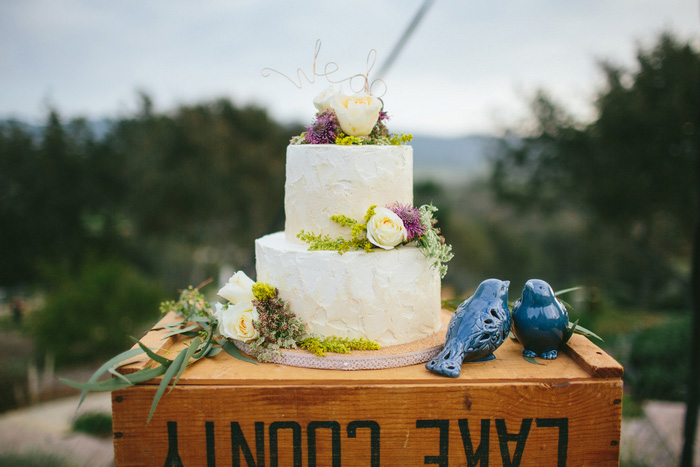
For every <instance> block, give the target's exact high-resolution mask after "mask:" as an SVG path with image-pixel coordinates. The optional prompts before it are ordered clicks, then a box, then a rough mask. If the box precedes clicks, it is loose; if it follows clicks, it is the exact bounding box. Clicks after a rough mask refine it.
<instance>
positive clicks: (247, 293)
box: [218, 271, 255, 304]
mask: <svg viewBox="0 0 700 467" xmlns="http://www.w3.org/2000/svg"><path fill="white" fill-rule="evenodd" d="M254 284H255V282H254V281H253V280H252V279H251V278H250V277H248V276H247V275H246V274H245V273H244V272H243V271H238V272H237V273H235V274H234V275H233V276H231V278H230V279H229V280H228V282H227V283H226V285H224V286H223V287H222V288H221V289H220V290H219V292H218V295H219V296H220V297H223V298H225V299H226V300H228V301H229V302H231V303H233V304H236V303H239V302H244V301H248V302H250V301H252V300H253V299H254V298H255V297H254V296H253V285H254Z"/></svg>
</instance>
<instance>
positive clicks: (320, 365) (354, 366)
mask: <svg viewBox="0 0 700 467" xmlns="http://www.w3.org/2000/svg"><path fill="white" fill-rule="evenodd" d="M234 343H235V344H236V347H238V348H239V349H240V350H241V351H243V352H245V353H247V354H250V353H251V347H250V345H248V344H246V343H244V342H240V341H234ZM441 349H442V345H439V346H437V347H432V348H429V349H423V350H419V351H415V352H409V353H404V354H396V355H377V356H362V357H355V356H353V355H352V354H350V355H347V356H346V355H341V356H337V355H328V356H326V357H317V356H315V355H314V354H312V353H310V352H306V351H303V352H304V353H299V352H292V351H286V350H282V354H281V355H279V356H277V355H273V356H272V358H270V360H269V362H270V363H279V364H280V365H289V366H297V367H302V368H317V369H321V370H381V369H385V368H397V367H402V366H410V365H417V364H419V363H425V362H427V361H428V360H430V359H432V358H433V357H435V356H436V355H437V354H438V353H440V350H441Z"/></svg>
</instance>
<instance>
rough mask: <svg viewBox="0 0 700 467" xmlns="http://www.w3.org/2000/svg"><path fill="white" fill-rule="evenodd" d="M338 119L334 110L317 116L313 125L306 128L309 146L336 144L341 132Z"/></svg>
mask: <svg viewBox="0 0 700 467" xmlns="http://www.w3.org/2000/svg"><path fill="white" fill-rule="evenodd" d="M339 126H340V125H338V119H337V118H336V116H335V113H333V111H332V110H328V111H326V112H323V113H320V114H318V115H316V121H314V123H313V125H311V126H310V127H307V128H306V142H307V143H309V144H334V143H335V138H336V137H337V136H338V133H339V132H340V130H339Z"/></svg>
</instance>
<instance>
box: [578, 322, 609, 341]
mask: <svg viewBox="0 0 700 467" xmlns="http://www.w3.org/2000/svg"><path fill="white" fill-rule="evenodd" d="M575 332H576V334H581V335H582V336H585V337H588V338H591V337H592V338H594V339H598V340H599V341H601V342H605V341H604V340H603V338H602V337H600V336H599V335H598V334H596V333H595V332H593V331H590V330H588V329H586V328H584V327H583V326H576V330H575Z"/></svg>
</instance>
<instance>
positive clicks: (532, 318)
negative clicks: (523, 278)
mask: <svg viewBox="0 0 700 467" xmlns="http://www.w3.org/2000/svg"><path fill="white" fill-rule="evenodd" d="M568 327H569V314H568V313H567V311H566V307H565V306H564V304H562V303H561V302H560V301H559V300H557V297H555V296H554V291H553V290H552V288H551V287H550V286H549V284H548V283H546V282H545V281H543V280H539V279H530V280H529V281H527V283H526V284H525V287H524V288H523V295H522V297H521V298H520V299H519V300H518V301H517V302H516V303H515V305H514V306H513V332H514V333H515V336H516V337H517V338H518V340H519V341H520V343H521V344H523V351H522V352H523V355H524V356H526V357H537V356H539V357H542V358H544V359H547V360H553V359H555V358H557V355H558V350H559V348H560V347H561V346H562V345H563V344H564V343H565V342H566V341H567V340H569V337H571V333H570V332H569V331H570V330H569V328H568Z"/></svg>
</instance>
